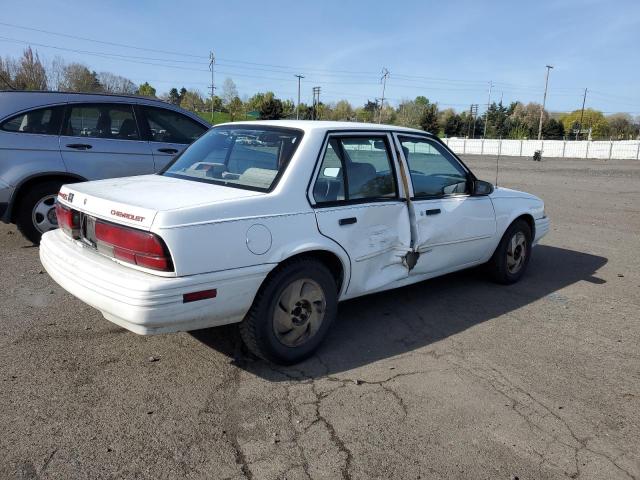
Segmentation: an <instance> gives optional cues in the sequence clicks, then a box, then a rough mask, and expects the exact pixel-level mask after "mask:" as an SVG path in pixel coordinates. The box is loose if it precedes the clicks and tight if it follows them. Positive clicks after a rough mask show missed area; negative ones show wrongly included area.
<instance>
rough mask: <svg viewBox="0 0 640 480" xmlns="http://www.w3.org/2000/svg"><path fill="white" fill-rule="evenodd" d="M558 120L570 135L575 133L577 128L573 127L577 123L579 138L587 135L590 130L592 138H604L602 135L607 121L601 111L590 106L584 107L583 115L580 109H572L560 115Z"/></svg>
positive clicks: (606, 127) (604, 132)
mask: <svg viewBox="0 0 640 480" xmlns="http://www.w3.org/2000/svg"><path fill="white" fill-rule="evenodd" d="M580 118H582V123H581V122H580ZM560 121H561V122H562V124H563V125H564V129H565V131H566V132H567V133H570V134H571V135H575V134H576V131H577V128H575V126H576V125H579V126H580V131H579V132H578V133H579V138H580V136H586V135H588V132H589V131H591V136H592V137H593V138H605V137H604V135H606V130H608V126H607V121H606V119H605V118H604V115H603V114H602V112H599V111H597V110H593V109H592V108H587V109H585V111H584V115H583V113H582V110H574V111H573V112H571V113H569V114H567V115H563V116H562V117H560ZM572 127H573V128H572Z"/></svg>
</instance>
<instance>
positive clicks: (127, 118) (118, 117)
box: [63, 103, 140, 140]
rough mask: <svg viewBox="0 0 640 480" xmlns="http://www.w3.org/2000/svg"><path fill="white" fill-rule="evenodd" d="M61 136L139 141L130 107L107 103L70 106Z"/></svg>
mask: <svg viewBox="0 0 640 480" xmlns="http://www.w3.org/2000/svg"><path fill="white" fill-rule="evenodd" d="M63 135H68V136H72V137H90V138H109V139H113V140H139V139H140V134H139V132H138V126H137V125H136V119H135V117H134V115H133V108H132V107H131V105H121V104H109V103H104V104H94V105H74V106H72V107H71V108H70V112H69V115H68V116H67V120H66V122H65V125H64V129H63Z"/></svg>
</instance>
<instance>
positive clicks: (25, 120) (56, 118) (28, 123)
mask: <svg viewBox="0 0 640 480" xmlns="http://www.w3.org/2000/svg"><path fill="white" fill-rule="evenodd" d="M63 109H64V107H49V108H39V109H37V110H31V111H30V112H27V113H22V114H20V115H17V116H15V117H13V118H10V119H9V120H7V121H6V122H4V123H3V124H2V127H1V128H2V130H5V131H7V132H14V133H38V134H41V135H58V133H59V130H60V119H61V117H62V111H63Z"/></svg>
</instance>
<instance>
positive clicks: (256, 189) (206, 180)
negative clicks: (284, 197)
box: [158, 123, 304, 193]
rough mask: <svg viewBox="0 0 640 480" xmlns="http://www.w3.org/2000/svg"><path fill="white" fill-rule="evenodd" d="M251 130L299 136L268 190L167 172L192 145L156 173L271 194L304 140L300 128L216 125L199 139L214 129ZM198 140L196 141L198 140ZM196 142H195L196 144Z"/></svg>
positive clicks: (249, 124)
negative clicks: (257, 129) (289, 133)
mask: <svg viewBox="0 0 640 480" xmlns="http://www.w3.org/2000/svg"><path fill="white" fill-rule="evenodd" d="M252 128H254V129H255V128H259V129H260V130H274V131H280V132H282V131H284V132H291V133H296V134H297V135H299V137H298V141H297V142H296V145H295V146H294V148H293V151H292V152H291V156H290V157H289V160H288V161H287V164H286V165H285V166H284V167H283V168H281V169H280V170H279V171H278V173H277V174H276V176H275V177H274V178H273V182H272V183H271V186H270V187H269V188H260V187H255V186H252V185H242V184H238V183H232V182H225V181H223V180H216V179H208V178H200V177H191V176H189V175H180V174H179V173H173V172H169V171H168V170H169V169H170V168H171V167H172V166H173V164H175V163H176V162H177V161H178V160H179V159H180V157H181V156H182V155H183V154H184V153H185V152H186V151H187V150H188V149H189V147H190V146H191V145H193V143H192V144H191V145H189V147H187V148H185V149H184V150H183V151H182V152H180V154H179V155H176V157H175V158H174V159H173V160H172V161H171V162H169V164H168V165H167V166H166V167H164V168H163V169H162V171H160V172H158V175H164V176H167V177H173V178H179V179H182V180H193V181H195V182H200V183H210V184H213V185H221V186H223V187H232V188H240V189H242V190H251V191H253V192H262V193H270V192H272V191H273V190H274V189H275V188H276V187H277V186H278V183H280V178H281V177H282V175H283V174H284V172H285V171H286V170H287V168H288V167H289V163H291V159H292V158H293V157H294V155H295V154H296V152H297V151H298V147H299V146H300V143H301V142H302V139H303V138H304V130H302V129H300V128H292V127H281V126H279V125H260V124H259V123H237V124H234V125H229V124H225V125H216V126H214V127H212V128H210V129H209V131H207V132H205V133H204V134H203V135H202V137H200V138H203V137H204V136H205V135H207V134H208V133H209V132H211V131H213V130H216V129H218V130H247V129H252ZM200 138H199V139H198V140H200ZM198 140H196V142H197V141H198ZM194 143H195V142H194Z"/></svg>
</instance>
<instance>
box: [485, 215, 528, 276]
mask: <svg viewBox="0 0 640 480" xmlns="http://www.w3.org/2000/svg"><path fill="white" fill-rule="evenodd" d="M530 258H531V227H529V224H528V223H527V222H526V221H524V220H516V221H515V222H513V223H512V224H511V225H510V226H509V228H508V229H507V231H506V232H505V233H504V235H503V236H502V239H501V240H500V243H499V244H498V248H496V251H495V252H494V254H493V257H491V260H489V264H488V267H489V270H490V273H491V276H492V277H493V279H494V280H495V281H496V282H498V283H502V284H505V285H509V284H511V283H515V282H517V281H518V280H520V278H521V277H522V275H524V272H525V270H526V269H527V266H528V265H529V260H530Z"/></svg>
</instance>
